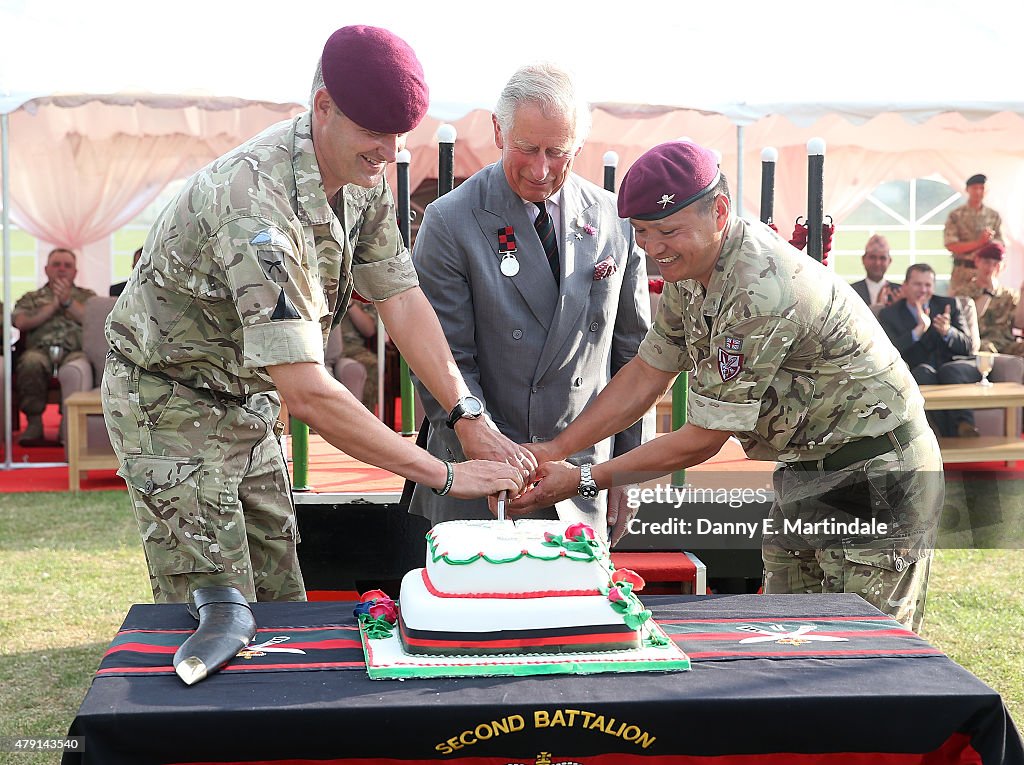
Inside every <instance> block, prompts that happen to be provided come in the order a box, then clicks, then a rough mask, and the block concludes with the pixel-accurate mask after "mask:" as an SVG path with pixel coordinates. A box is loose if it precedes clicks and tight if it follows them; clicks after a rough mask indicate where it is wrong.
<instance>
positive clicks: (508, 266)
mask: <svg viewBox="0 0 1024 765" xmlns="http://www.w3.org/2000/svg"><path fill="white" fill-rule="evenodd" d="M501 273H503V274H504V275H505V276H515V275H516V274H518V273H519V261H518V260H517V259H516V256H515V255H513V254H512V253H511V252H506V253H505V254H504V255H502V256H501Z"/></svg>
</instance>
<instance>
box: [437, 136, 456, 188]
mask: <svg viewBox="0 0 1024 765" xmlns="http://www.w3.org/2000/svg"><path fill="white" fill-rule="evenodd" d="M454 188H455V128H454V127H453V126H452V125H441V127H439V128H438V129H437V196H438V197H443V196H444V195H445V194H447V193H448V192H449V191H451V190H452V189H454Z"/></svg>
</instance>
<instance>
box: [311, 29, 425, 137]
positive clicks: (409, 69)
mask: <svg viewBox="0 0 1024 765" xmlns="http://www.w3.org/2000/svg"><path fill="white" fill-rule="evenodd" d="M320 64H321V68H322V70H323V75H324V85H325V86H326V87H327V92H328V93H330V94H331V98H332V99H333V100H334V103H335V104H336V105H337V107H338V108H339V109H341V111H342V112H343V113H344V114H345V116H346V117H348V118H349V119H350V120H352V121H353V122H355V123H356V124H357V125H359V126H360V127H364V128H366V129H367V130H372V131H374V132H377V133H392V134H399V133H408V132H409V131H410V130H412V129H413V128H414V127H416V126H417V125H418V124H420V120H422V119H423V117H424V115H425V114H426V113H427V105H428V103H429V101H430V92H429V90H428V89H427V83H426V80H425V79H424V77H423V67H422V66H421V65H420V62H419V59H418V58H416V54H415V53H414V52H413V49H412V48H411V47H409V44H408V43H407V42H406V41H405V40H403V39H402V38H401V37H398V36H397V35H395V34H392V33H391V32H389V31H388V30H386V29H381V28H380V27H370V26H350V27H342V28H341V29H339V30H338V31H336V32H335V33H334V34H332V35H331V36H330V37H329V38H328V40H327V44H326V45H324V52H323V56H322V57H321V59H320Z"/></svg>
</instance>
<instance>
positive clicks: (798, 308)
mask: <svg viewBox="0 0 1024 765" xmlns="http://www.w3.org/2000/svg"><path fill="white" fill-rule="evenodd" d="M730 225H731V228H730V230H729V232H728V235H727V237H726V241H725V243H724V246H723V248H722V253H721V255H720V257H719V259H718V263H717V264H716V266H715V270H714V272H713V274H712V277H711V281H710V283H709V284H708V289H707V292H706V293H705V290H704V288H703V287H702V286H701V284H700V283H699V282H697V281H695V280H690V279H687V280H684V281H681V282H675V283H667V284H666V285H665V290H664V292H663V294H662V296H661V303H660V305H659V307H658V314H657V316H656V317H655V321H654V324H653V326H652V327H651V330H650V331H649V332H648V334H647V337H646V338H644V341H643V343H642V344H641V345H640V350H639V355H640V357H641V358H642V359H643V360H644V361H645V362H647V363H648V364H650V365H652V366H654V367H656V368H657V369H661V370H664V371H667V372H675V371H692V374H691V376H690V381H689V395H688V397H687V420H688V421H689V422H691V423H693V424H694V425H697V426H699V427H701V428H705V429H708V430H728V431H733V432H734V433H735V434H736V435H737V436H738V437H739V439H740V441H741V442H742V443H743V448H744V451H745V452H746V453H747V456H749V457H751V458H752V459H777V460H781V461H783V462H796V461H803V460H811V459H820V458H822V457H824V456H826V455H828V454H831V453H832V452H834V451H836V450H837V449H838V448H839V447H840V446H842V445H843V444H844V443H846V442H848V441H851V440H854V439H857V438H862V437H868V436H877V435H881V434H883V433H886V432H888V431H890V430H892V429H893V428H895V427H896V426H898V425H900V424H901V423H903V422H906V421H907V420H909V419H912V418H913V417H915V416H916V415H917V414H919V413H920V412H922V410H923V408H924V401H923V399H922V398H921V393H920V391H919V390H918V388H917V384H916V383H915V382H914V379H913V378H912V377H911V376H910V371H909V370H908V369H907V366H906V364H904V363H903V361H902V360H901V359H900V355H899V353H897V351H896V349H895V348H894V347H893V345H892V343H891V342H890V341H889V338H887V337H886V335H885V332H884V331H883V330H882V327H881V325H880V324H879V323H878V321H876V320H875V317H874V316H873V315H872V313H871V310H870V309H869V308H868V307H867V305H865V304H864V301H863V300H861V298H860V297H859V296H858V295H857V293H855V292H854V291H853V289H851V287H850V286H849V285H848V284H846V282H844V281H843V280H842V279H839V278H838V277H837V276H835V275H834V274H833V273H832V271H831V270H829V269H828V268H827V267H825V266H822V265H821V264H820V263H818V262H816V261H814V260H813V259H811V258H809V257H807V256H806V255H804V254H803V253H801V252H799V251H798V250H796V249H794V248H792V247H791V246H790V245H789V244H788V243H786V242H784V241H783V240H782V238H781V237H779V236H778V235H777V234H776V233H775V232H773V231H772V230H771V229H769V228H768V227H767V226H764V225H762V224H760V223H749V222H747V221H744V220H740V219H737V218H733V219H732V221H731V224H730Z"/></svg>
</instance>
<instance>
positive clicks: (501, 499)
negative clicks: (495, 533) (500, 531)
mask: <svg viewBox="0 0 1024 765" xmlns="http://www.w3.org/2000/svg"><path fill="white" fill-rule="evenodd" d="M507 499H508V491H502V492H498V520H499V521H503V520H505V501H506V500H507Z"/></svg>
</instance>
